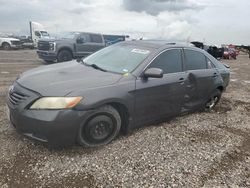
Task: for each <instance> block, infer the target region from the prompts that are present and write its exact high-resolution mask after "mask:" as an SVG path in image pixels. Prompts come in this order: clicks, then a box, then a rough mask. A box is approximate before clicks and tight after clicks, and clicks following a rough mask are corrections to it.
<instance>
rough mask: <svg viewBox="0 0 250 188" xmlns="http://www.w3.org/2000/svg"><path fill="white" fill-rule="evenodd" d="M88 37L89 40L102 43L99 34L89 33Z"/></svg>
mask: <svg viewBox="0 0 250 188" xmlns="http://www.w3.org/2000/svg"><path fill="white" fill-rule="evenodd" d="M90 37H91V42H95V43H102V37H101V35H95V34H91V35H90Z"/></svg>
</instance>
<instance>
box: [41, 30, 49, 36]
mask: <svg viewBox="0 0 250 188" xmlns="http://www.w3.org/2000/svg"><path fill="white" fill-rule="evenodd" d="M41 34H42V36H44V37H49V33H47V31H41Z"/></svg>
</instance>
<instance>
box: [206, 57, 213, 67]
mask: <svg viewBox="0 0 250 188" xmlns="http://www.w3.org/2000/svg"><path fill="white" fill-rule="evenodd" d="M206 59H207V68H208V69H214V68H215V65H214V64H213V63H212V61H211V60H210V59H208V58H206Z"/></svg>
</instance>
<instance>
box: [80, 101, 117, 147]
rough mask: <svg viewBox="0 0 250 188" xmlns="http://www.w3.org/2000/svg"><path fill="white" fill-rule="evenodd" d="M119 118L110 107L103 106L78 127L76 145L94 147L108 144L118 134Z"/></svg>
mask: <svg viewBox="0 0 250 188" xmlns="http://www.w3.org/2000/svg"><path fill="white" fill-rule="evenodd" d="M120 129H121V117H120V115H119V113H118V112H117V110H116V109H115V108H113V107H112V106H110V105H106V106H103V107H101V108H99V109H97V110H96V112H95V113H94V114H93V115H92V116H91V117H90V118H89V119H88V121H87V122H86V123H85V124H83V125H82V126H81V127H80V130H79V135H78V143H79V144H80V145H82V146H87V147H96V146H101V145H105V144H108V143H109V142H111V141H112V140H113V139H114V138H115V137H116V136H117V135H118V134H119V132H120Z"/></svg>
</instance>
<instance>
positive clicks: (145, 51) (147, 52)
mask: <svg viewBox="0 0 250 188" xmlns="http://www.w3.org/2000/svg"><path fill="white" fill-rule="evenodd" d="M131 52H134V53H139V54H149V52H150V51H149V50H142V49H133V50H132V51H131Z"/></svg>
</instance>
